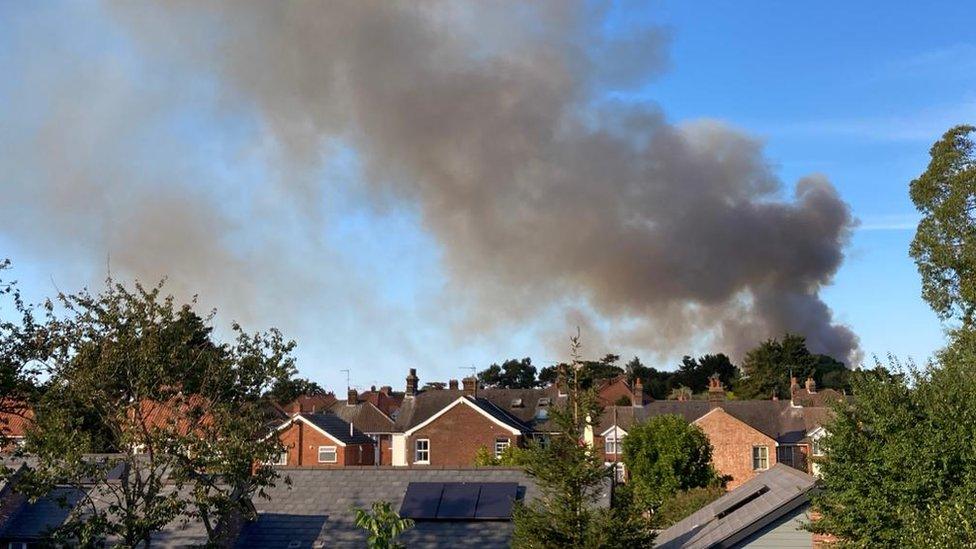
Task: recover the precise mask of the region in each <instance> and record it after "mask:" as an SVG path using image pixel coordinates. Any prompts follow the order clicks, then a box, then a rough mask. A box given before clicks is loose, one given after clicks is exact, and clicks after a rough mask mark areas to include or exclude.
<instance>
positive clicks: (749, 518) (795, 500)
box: [655, 463, 816, 549]
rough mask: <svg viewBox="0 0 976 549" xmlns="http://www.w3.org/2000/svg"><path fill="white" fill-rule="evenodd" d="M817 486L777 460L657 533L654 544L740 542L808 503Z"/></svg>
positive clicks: (687, 547)
mask: <svg viewBox="0 0 976 549" xmlns="http://www.w3.org/2000/svg"><path fill="white" fill-rule="evenodd" d="M815 485H816V479H815V478H814V477H812V476H810V475H808V474H806V473H803V472H800V471H797V470H796V469H793V468H792V467H788V466H786V465H783V464H781V463H777V464H776V465H774V466H773V467H772V468H771V469H769V470H768V471H765V472H763V473H761V474H759V475H757V476H756V477H754V478H752V479H750V480H749V481H747V482H746V483H745V484H743V485H742V486H739V487H738V488H736V489H735V490H732V491H731V492H729V493H727V494H725V495H724V496H722V497H720V498H718V499H717V500H715V501H713V502H712V503H709V504H708V505H706V506H705V507H702V508H701V509H699V510H698V511H695V512H694V513H692V514H691V515H690V516H688V517H686V518H685V519H683V520H681V521H679V522H678V523H677V524H675V525H673V526H671V527H670V528H668V529H667V530H664V531H663V532H661V533H660V534H658V537H657V540H656V542H657V545H655V547H659V548H663V549H679V548H680V549H698V548H701V549H705V548H708V547H715V546H722V547H725V546H730V545H732V544H734V543H738V542H740V541H742V540H743V539H745V538H746V537H748V536H749V535H751V534H753V533H755V532H756V531H757V530H758V529H759V528H761V527H763V526H765V525H767V524H769V523H771V522H773V521H774V520H776V519H778V518H781V517H782V516H783V515H785V514H786V513H789V512H790V511H793V510H795V509H797V508H798V507H800V506H802V505H805V504H806V503H807V502H808V501H809V500H810V495H811V490H813V489H814V487H815Z"/></svg>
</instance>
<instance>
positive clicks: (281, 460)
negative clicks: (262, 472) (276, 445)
mask: <svg viewBox="0 0 976 549" xmlns="http://www.w3.org/2000/svg"><path fill="white" fill-rule="evenodd" d="M264 464H265V465H274V466H277V467H281V466H284V465H288V450H282V451H281V452H279V453H278V455H277V456H275V457H274V458H272V459H270V460H268V461H266V462H265V463H264Z"/></svg>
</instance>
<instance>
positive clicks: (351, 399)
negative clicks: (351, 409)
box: [346, 387, 359, 406]
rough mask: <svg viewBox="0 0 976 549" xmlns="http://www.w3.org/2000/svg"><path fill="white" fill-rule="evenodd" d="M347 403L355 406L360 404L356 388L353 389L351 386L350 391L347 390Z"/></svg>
mask: <svg viewBox="0 0 976 549" xmlns="http://www.w3.org/2000/svg"><path fill="white" fill-rule="evenodd" d="M346 404H348V405H349V406H355V405H357V404H359V395H358V394H357V393H356V390H355V389H353V388H352V387H350V388H349V391H347V392H346Z"/></svg>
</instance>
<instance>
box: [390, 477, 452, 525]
mask: <svg viewBox="0 0 976 549" xmlns="http://www.w3.org/2000/svg"><path fill="white" fill-rule="evenodd" d="M443 490H444V483H443V482H411V483H410V484H409V485H407V493H406V494H405V495H404V496H403V503H402V504H400V516H401V517H404V518H412V519H435V518H437V507H438V505H439V504H440V501H441V492H442V491H443Z"/></svg>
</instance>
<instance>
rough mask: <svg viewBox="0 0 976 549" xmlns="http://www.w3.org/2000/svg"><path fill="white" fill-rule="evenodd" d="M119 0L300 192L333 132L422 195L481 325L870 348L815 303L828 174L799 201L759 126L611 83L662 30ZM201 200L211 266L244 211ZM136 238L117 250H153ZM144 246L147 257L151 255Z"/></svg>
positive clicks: (478, 12) (336, 4)
mask: <svg viewBox="0 0 976 549" xmlns="http://www.w3.org/2000/svg"><path fill="white" fill-rule="evenodd" d="M117 8H118V9H117V10H116V15H117V17H118V18H119V21H121V22H122V23H123V24H124V25H125V26H126V28H128V29H130V31H131V32H130V34H129V36H130V37H131V38H132V39H133V40H134V41H136V43H137V44H138V46H139V47H140V50H139V51H140V52H141V54H142V55H143V56H145V57H146V58H147V59H152V60H153V63H156V64H158V65H159V66H162V67H166V68H167V69H168V70H170V71H172V73H173V75H172V77H173V78H174V79H176V81H177V82H194V81H198V80H204V81H209V80H210V79H212V80H213V81H214V82H216V87H217V91H216V92H215V94H216V97H217V99H216V101H217V103H218V104H219V106H220V107H219V108H221V109H226V110H227V111H229V112H246V113H253V114H254V115H255V116H256V120H257V121H258V124H259V126H260V130H259V131H258V133H259V134H260V135H259V139H262V140H263V139H270V140H271V141H272V142H273V143H275V144H276V146H280V147H281V150H282V151H283V152H282V155H283V158H284V160H283V165H284V166H286V168H285V169H286V170H287V173H289V174H303V176H302V177H296V179H297V182H296V181H292V180H291V179H285V180H283V181H286V182H284V183H283V184H282V187H283V190H282V192H283V193H284V194H286V195H289V196H292V197H296V196H297V197H300V198H298V199H297V200H296V202H299V203H303V204H309V203H312V204H314V203H316V202H317V200H318V197H320V196H321V195H322V194H323V193H328V192H329V189H328V185H327V184H324V183H321V182H320V180H319V179H317V178H315V177H313V176H311V175H308V174H312V173H316V172H317V171H318V170H321V169H322V165H323V164H322V163H323V161H325V160H327V159H328V151H329V150H331V148H332V147H333V146H335V144H336V143H339V144H341V145H342V146H347V147H349V148H351V150H353V151H355V154H356V156H357V159H358V161H359V162H360V163H361V166H362V170H363V173H362V182H363V184H364V185H365V186H366V189H367V191H368V193H369V195H370V196H371V197H372V198H373V199H374V200H376V201H377V202H380V203H385V202H386V201H388V200H391V199H393V200H399V201H405V202H407V203H410V204H415V205H416V207H417V208H418V209H419V212H420V215H421V219H422V222H423V224H424V226H425V228H426V229H427V230H429V231H430V232H431V234H433V235H434V236H435V237H436V240H437V242H438V243H439V244H440V246H441V247H442V250H443V261H444V265H443V267H444V269H445V270H446V271H447V273H448V278H449V283H450V288H449V293H450V295H451V296H453V298H454V300H455V302H457V303H460V304H463V305H464V310H465V311H466V315H465V319H466V323H465V324H464V325H463V326H462V329H463V330H464V331H467V332H469V333H471V332H478V331H482V330H485V329H495V328H498V327H499V326H502V327H507V326H512V325H518V324H519V323H525V322H529V321H531V320H533V319H535V318H538V317H539V316H540V315H543V314H544V313H546V312H551V311H553V310H563V311H567V315H569V316H572V315H577V314H580V311H585V313H583V314H585V315H587V316H590V317H594V318H596V319H599V320H600V322H599V323H597V324H598V325H602V326H609V327H610V329H609V330H608V333H606V334H601V335H600V337H607V338H608V340H609V344H610V345H625V346H629V347H633V348H636V349H644V350H648V351H653V352H658V353H661V354H665V355H666V354H672V353H673V352H675V349H680V351H679V352H684V350H686V349H687V348H688V345H689V342H690V341H696V340H700V339H701V337H702V335H701V334H703V333H704V334H710V339H711V341H709V343H710V344H711V345H712V346H713V347H714V348H716V349H722V350H725V351H727V352H732V353H736V354H739V353H741V352H742V351H744V350H745V349H747V348H749V347H751V346H753V345H755V344H756V342H757V341H759V340H760V339H763V338H765V337H769V336H777V335H780V334H782V332H783V331H785V330H791V331H797V332H799V333H802V334H803V335H805V336H806V337H807V338H808V341H809V342H810V345H811V347H812V348H813V349H814V350H816V351H821V352H827V353H830V354H832V355H834V356H837V357H846V358H853V357H854V356H855V355H856V353H857V351H858V341H857V337H856V336H855V335H854V334H853V333H852V332H851V330H849V329H848V328H847V327H845V326H842V325H839V324H838V323H836V322H835V321H834V320H833V318H832V313H831V311H830V309H829V308H828V307H827V306H826V304H825V303H824V302H823V300H822V299H821V298H820V297H819V291H820V289H821V288H822V287H823V286H824V285H826V284H829V283H830V281H831V278H832V277H833V275H834V273H835V272H836V271H837V269H838V267H839V266H840V264H841V262H842V261H843V258H844V254H843V250H844V246H845V244H846V242H847V240H848V237H849V233H850V230H851V227H852V225H853V219H852V216H851V213H850V210H849V208H848V206H847V205H846V204H845V203H844V202H843V201H842V200H841V199H840V198H839V197H838V195H837V193H836V191H835V190H834V188H833V187H832V186H831V184H830V183H829V182H828V181H827V180H826V179H825V178H824V177H823V176H819V175H812V176H810V177H807V178H804V179H802V180H801V181H799V182H798V183H797V184H796V186H795V191H794V193H793V196H792V197H786V198H784V197H783V196H782V193H783V184H782V183H781V182H780V181H779V179H778V178H777V177H776V175H775V173H774V172H773V171H772V170H771V168H770V166H769V165H768V163H767V161H766V160H765V158H764V157H763V152H762V146H761V143H759V142H758V141H757V140H756V139H753V138H751V137H749V136H747V135H744V134H743V133H741V132H739V131H736V130H734V129H732V128H730V127H728V126H726V125H724V124H722V123H721V122H717V121H698V122H694V123H688V124H681V125H674V124H671V123H669V122H668V121H667V120H666V117H665V116H664V114H663V113H661V112H660V111H659V110H658V109H657V108H655V107H654V106H652V105H649V104H646V103H644V104H635V103H634V102H632V101H623V100H616V99H614V98H613V96H612V95H608V94H607V93H606V91H607V90H627V89H631V88H633V87H634V86H639V85H642V84H644V83H646V82H647V81H648V80H649V79H650V78H652V77H653V76H654V75H655V74H656V73H657V72H658V71H659V70H660V69H662V68H663V65H664V60H665V57H666V55H665V46H666V42H667V37H666V33H664V32H663V31H661V30H660V29H656V28H653V27H648V26H636V27H631V28H629V29H627V30H628V31H629V32H627V33H625V34H624V37H623V38H620V37H619V35H616V34H615V35H614V36H608V35H607V33H606V32H605V31H604V30H603V29H604V27H603V26H602V24H601V22H602V21H604V20H605V19H606V17H607V16H608V15H612V14H610V13H609V12H607V11H604V10H602V9H594V8H591V7H589V6H588V3H585V2H566V1H555V2H550V3H533V4H531V5H527V4H524V3H512V4H507V5H502V4H501V3H488V2H471V3H456V2H412V1H411V2H389V1H376V2H373V1H365V0H351V1H332V2H289V3H284V2H261V1H255V2H240V1H237V0H235V1H233V2H231V1H227V2H223V3H221V2H208V3H204V4H200V3H185V4H173V3H166V4H164V5H161V6H157V7H155V8H151V9H147V8H133V7H132V6H131V5H128V4H123V5H119V6H117ZM174 87H175V89H176V90H181V89H182V87H181V86H180V85H178V84H174V83H173V82H167V84H166V88H167V90H169V91H168V92H167V93H164V94H163V95H164V96H165V97H163V98H160V100H161V101H165V100H168V99H171V98H170V95H171V94H172V89H171V88H174ZM177 95H178V94H177ZM146 109H147V106H146V105H145V104H142V105H140V106H138V107H136V108H134V109H133V110H134V114H135V115H136V116H146V112H147V110H146ZM148 112H151V111H148ZM177 175H178V174H177ZM86 180H88V181H92V180H93V179H90V178H89V179H86ZM92 185H93V189H92V191H93V192H95V194H98V193H111V194H116V193H115V192H114V191H117V190H118V189H114V190H113V189H112V188H111V187H105V186H103V184H102V183H93V184H92ZM53 191H55V189H47V192H53ZM144 198H145V197H140V196H138V195H137V196H135V197H134V198H133V199H134V201H135V203H136V204H140V205H142V202H143V199H144ZM116 199H119V198H116ZM126 199H127V198H121V200H126ZM294 203H295V202H291V204H294ZM197 204H198V205H199V206H198V207H201V208H204V209H206V210H207V211H212V212H214V214H213V215H208V214H207V213H205V212H196V213H193V214H192V215H189V214H188V215H189V217H190V218H192V219H193V223H197V222H200V220H207V221H206V224H207V226H204V227H203V228H201V229H199V230H200V231H202V232H201V233H200V235H196V236H198V237H199V238H197V240H200V241H201V245H203V246H205V248H204V249H203V250H202V251H193V250H181V249H180V247H179V246H176V245H171V244H167V243H159V244H158V246H157V248H158V249H160V250H161V251H162V252H163V253H165V254H169V255H172V256H173V259H172V260H173V261H175V262H176V263H177V264H184V263H185V264H188V265H195V266H198V267H195V268H198V269H206V268H207V266H208V265H215V264H217V262H224V263H222V264H226V263H227V262H229V263H231V264H233V263H234V262H235V261H240V255H239V254H235V253H231V252H228V251H227V250H228V248H227V246H226V244H225V243H223V242H221V241H220V240H219V239H215V238H213V237H212V236H207V237H204V236H203V235H212V234H220V233H221V231H222V230H223V229H222V226H221V225H222V224H227V223H231V221H230V220H228V219H227V217H226V216H224V215H222V214H221V213H220V207H219V205H218V204H219V198H217V197H215V196H207V197H206V200H203V201H200V202H198V203H197ZM200 204H202V205H200ZM148 205H149V206H151V207H150V210H152V209H153V208H157V207H158V206H159V204H158V203H156V202H155V201H152V200H150V201H149V204H148ZM313 209H314V208H313ZM157 215H159V214H157ZM314 218H315V213H314V211H313V212H311V213H310V215H309V216H308V218H307V219H309V220H314ZM300 219H305V218H302V217H300ZM302 222H303V221H298V223H302ZM308 222H310V223H314V221H308ZM193 223H187V225H186V226H187V227H192V225H193ZM186 230H187V231H190V230H196V229H192V228H187V229H186ZM154 234H159V232H154ZM160 238H164V237H160ZM190 238H191V239H193V237H192V236H191V237H190ZM129 240H131V242H129V241H126V242H119V243H116V244H117V245H118V246H119V247H121V248H122V249H123V250H130V249H134V250H139V246H140V245H141V244H140V242H141V241H140V240H139V239H136V238H132V239H129ZM265 244H267V245H268V246H273V243H265ZM123 253H124V252H123ZM134 253H135V256H136V257H134V258H133V259H132V260H131V263H132V264H133V265H135V264H138V261H139V259H138V258H140V257H144V255H143V254H141V253H140V252H138V251H137V252H134ZM187 254H189V257H187ZM169 255H167V261H169V260H170V258H169ZM281 269H288V267H285V266H283V267H281ZM137 270H138V269H137ZM145 270H151V268H149V267H147V268H146V269H145ZM220 272H221V273H224V274H225V273H226V272H227V270H226V269H221V271H220ZM193 276H195V275H193ZM191 280H192V276H191ZM231 284H233V283H231ZM567 318H568V317H567ZM558 329H559V330H560V331H563V332H564V331H566V327H565V326H562V325H560V326H558ZM594 329H599V328H594Z"/></svg>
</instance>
